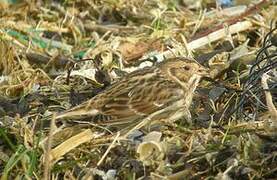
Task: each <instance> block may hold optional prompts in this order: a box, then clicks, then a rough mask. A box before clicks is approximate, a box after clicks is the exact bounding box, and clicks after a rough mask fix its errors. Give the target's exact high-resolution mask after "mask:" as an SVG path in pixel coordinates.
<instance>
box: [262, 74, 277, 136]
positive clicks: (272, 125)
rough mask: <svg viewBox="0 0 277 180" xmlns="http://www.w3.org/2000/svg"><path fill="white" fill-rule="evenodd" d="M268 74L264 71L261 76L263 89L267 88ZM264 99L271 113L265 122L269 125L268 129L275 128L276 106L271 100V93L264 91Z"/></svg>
mask: <svg viewBox="0 0 277 180" xmlns="http://www.w3.org/2000/svg"><path fill="white" fill-rule="evenodd" d="M268 78H269V76H268V75H267V74H266V73H265V74H263V76H262V80H261V83H262V87H263V89H264V90H266V89H269V87H268V84H267V80H268ZM265 99H266V104H267V107H268V111H269V113H270V115H271V118H270V119H268V120H267V123H268V125H269V130H275V131H276V130H277V110H276V107H275V105H274V103H273V101H272V95H271V93H270V92H269V91H265Z"/></svg>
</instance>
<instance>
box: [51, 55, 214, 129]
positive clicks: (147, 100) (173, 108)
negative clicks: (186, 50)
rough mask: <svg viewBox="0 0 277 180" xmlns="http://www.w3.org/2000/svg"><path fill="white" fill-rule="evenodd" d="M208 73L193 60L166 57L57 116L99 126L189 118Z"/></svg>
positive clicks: (128, 75) (132, 73)
mask: <svg viewBox="0 0 277 180" xmlns="http://www.w3.org/2000/svg"><path fill="white" fill-rule="evenodd" d="M208 76H209V70H208V68H205V67H204V66H202V65H201V64H199V63H198V62H197V61H195V60H194V59H190V58H186V57H175V58H168V59H166V60H164V61H162V62H160V63H157V64H156V65H154V66H151V67H145V68H143V69H139V70H136V71H134V72H131V73H130V74H127V75H126V76H124V77H123V78H121V79H119V80H118V81H116V82H115V83H112V84H111V85H110V86H109V87H108V88H107V89H105V90H103V91H102V92H100V93H99V94H97V95H96V96H94V97H93V98H91V99H90V100H88V101H85V102H83V103H81V104H80V105H77V106H75V107H73V108H71V109H68V110H65V111H64V112H61V113H58V114H57V115H56V118H55V119H56V120H61V119H63V120H64V119H71V120H72V119H84V118H85V119H86V120H89V121H90V122H94V123H97V124H100V125H108V126H109V125H122V124H129V123H131V124H132V123H138V122H140V121H141V120H143V119H145V118H151V119H155V120H159V119H168V120H170V121H172V122H174V121H176V120H178V119H180V118H182V117H186V118H188V119H189V118H190V112H189V107H190V104H191V102H192V98H193V94H194V92H195V89H196V87H197V86H198V84H199V82H200V80H201V78H202V77H208Z"/></svg>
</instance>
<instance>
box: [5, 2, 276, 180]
mask: <svg viewBox="0 0 277 180" xmlns="http://www.w3.org/2000/svg"><path fill="white" fill-rule="evenodd" d="M231 2H232V3H231ZM0 8H1V12H0V13H1V19H0V37H1V38H0V137H1V138H0V172H1V173H0V174H1V179H3V180H5V179H12V178H26V179H65V178H66V179H172V180H173V179H275V178H277V177H276V174H277V173H276V171H277V168H276V167H277V161H276V155H277V154H276V152H277V151H276V150H277V149H276V147H277V146H276V143H277V142H276V136H277V134H276V132H277V129H276V127H277V125H276V124H277V111H276V98H277V95H276V92H277V91H276V84H277V83H276V82H277V72H276V70H277V68H276V67H277V64H276V63H277V55H276V47H277V34H276V32H277V30H276V17H277V15H276V12H277V11H276V2H274V1H267V0H261V1H238V0H237V1H230V2H229V3H228V1H193V2H191V1H189V0H183V1H176V0H169V1H164V0H161V1H158V0H150V1H133V0H131V1H125V0H119V1H86V0H78V1H23V0H22V1H1V2H0ZM175 56H188V57H194V58H195V59H196V60H197V61H198V62H199V63H201V64H203V65H205V66H206V67H209V68H210V70H211V74H212V77H211V78H208V79H204V80H203V81H202V82H201V84H200V87H199V88H198V89H197V92H196V94H195V96H194V100H193V104H192V107H191V109H190V110H191V113H192V120H193V123H192V124H186V123H185V122H184V121H177V122H175V123H174V124H173V123H168V122H153V123H152V124H151V126H149V127H148V128H143V129H140V130H134V131H129V132H128V133H127V134H126V135H124V134H123V135H122V134H119V133H118V132H115V131H113V130H112V129H108V128H106V127H105V126H100V125H97V123H95V122H91V123H89V124H87V123H84V122H83V121H81V120H80V121H78V122H74V123H68V124H60V123H59V122H55V118H54V117H55V115H56V113H58V112H62V111H64V110H66V109H68V108H70V107H72V106H75V105H78V104H80V103H81V102H83V101H85V100H88V99H89V98H91V97H93V96H95V95H97V94H98V93H100V92H101V91H103V90H104V89H105V88H107V87H108V86H109V85H110V84H112V83H113V82H115V81H117V80H118V79H120V78H121V77H123V76H126V74H127V73H129V72H132V71H134V70H137V69H140V68H142V67H145V66H152V65H155V63H156V62H160V61H163V59H165V58H169V57H175ZM49 117H50V119H52V121H50V122H48V123H44V119H46V118H49Z"/></svg>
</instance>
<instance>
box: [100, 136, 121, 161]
mask: <svg viewBox="0 0 277 180" xmlns="http://www.w3.org/2000/svg"><path fill="white" fill-rule="evenodd" d="M119 136H120V132H117V134H116V136H115V137H114V140H113V142H112V143H111V144H110V146H109V147H108V149H107V150H106V152H105V153H104V155H103V156H102V158H101V159H100V160H99V161H98V163H97V166H100V165H101V164H102V162H103V161H104V159H105V158H106V156H107V155H108V153H109V152H110V150H111V149H112V148H113V146H114V144H115V142H116V141H117V139H118V137H119Z"/></svg>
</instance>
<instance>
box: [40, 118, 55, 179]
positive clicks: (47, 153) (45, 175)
mask: <svg viewBox="0 0 277 180" xmlns="http://www.w3.org/2000/svg"><path fill="white" fill-rule="evenodd" d="M55 119H56V114H55V113H54V114H53V117H52V120H51V125H50V132H49V135H48V139H47V143H46V150H45V156H44V172H43V179H45V180H48V179H50V171H51V163H52V162H51V158H50V153H51V146H52V141H53V134H54V131H55Z"/></svg>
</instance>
